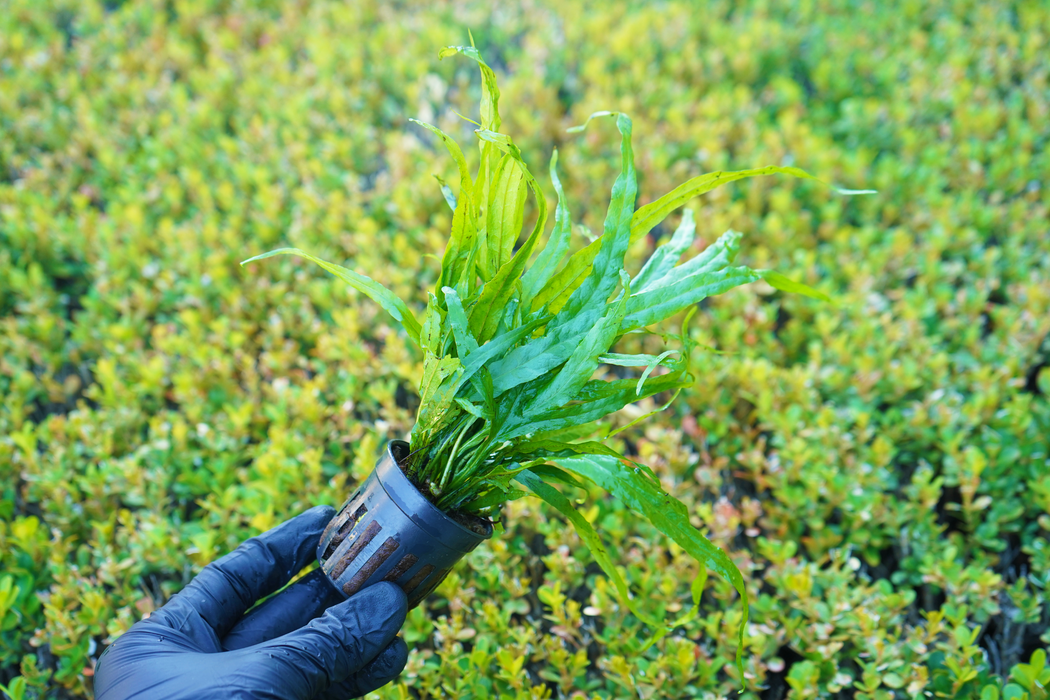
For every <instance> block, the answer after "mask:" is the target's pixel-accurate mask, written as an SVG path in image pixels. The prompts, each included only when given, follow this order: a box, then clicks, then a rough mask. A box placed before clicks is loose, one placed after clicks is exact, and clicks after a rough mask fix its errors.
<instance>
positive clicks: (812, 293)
mask: <svg viewBox="0 0 1050 700" xmlns="http://www.w3.org/2000/svg"><path fill="white" fill-rule="evenodd" d="M755 272H756V273H757V274H758V276H759V277H761V278H762V279H764V280H765V281H766V282H768V283H769V285H770V286H771V287H773V288H774V289H779V290H780V291H782V292H791V293H793V294H804V295H805V296H807V297H813V298H814V299H820V300H821V301H831V297H829V296H828V295H827V294H825V293H824V292H822V291H820V290H817V289H813V287H810V286H809V285H808V284H803V283H802V282H796V281H794V280H793V279H790V278H788V277H785V276H784V275H782V274H780V273H779V272H777V271H776V270H755Z"/></svg>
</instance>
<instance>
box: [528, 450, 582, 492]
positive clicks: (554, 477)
mask: <svg viewBox="0 0 1050 700" xmlns="http://www.w3.org/2000/svg"><path fill="white" fill-rule="evenodd" d="M575 454H580V453H575ZM529 471H530V472H532V473H533V474H535V475H536V476H538V477H540V478H541V479H543V480H544V481H546V482H547V483H548V484H563V485H565V486H572V487H573V488H577V489H582V490H584V491H586V490H587V485H586V484H584V483H583V482H582V481H580V480H579V479H577V478H576V477H575V476H573V475H572V474H570V473H569V472H567V471H565V470H564V469H561V468H559V467H555V466H554V465H553V464H537V465H534V466H531V467H529Z"/></svg>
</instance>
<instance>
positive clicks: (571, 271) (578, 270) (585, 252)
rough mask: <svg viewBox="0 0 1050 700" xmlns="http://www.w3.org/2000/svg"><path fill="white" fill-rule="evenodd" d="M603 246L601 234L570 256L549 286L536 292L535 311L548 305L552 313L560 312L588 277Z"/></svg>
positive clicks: (533, 302)
mask: <svg viewBox="0 0 1050 700" xmlns="http://www.w3.org/2000/svg"><path fill="white" fill-rule="evenodd" d="M601 247H602V239H601V237H600V236H599V237H598V238H596V239H595V240H593V241H591V242H590V243H588V244H587V245H586V246H585V247H583V248H580V249H579V250H577V251H576V252H575V253H573V254H572V255H571V256H569V261H568V262H567V263H565V267H563V268H562V269H561V270H559V271H558V274H556V275H554V277H552V278H551V281H550V282H549V283H548V284H547V286H546V287H544V288H543V289H541V290H540V291H539V292H538V293H537V294H536V298H535V299H533V301H532V309H533V311H535V310H538V309H542V308H543V307H544V306H546V307H547V309H548V310H549V311H550V312H551V313H552V314H554V313H558V312H559V311H560V310H561V308H562V307H563V306H565V302H566V301H568V300H569V297H570V296H572V293H573V292H574V291H576V289H577V288H578V287H579V286H580V285H581V284H583V281H584V280H585V279H587V275H589V274H590V272H591V266H592V265H593V264H594V258H595V256H597V255H598V251H599V249H601Z"/></svg>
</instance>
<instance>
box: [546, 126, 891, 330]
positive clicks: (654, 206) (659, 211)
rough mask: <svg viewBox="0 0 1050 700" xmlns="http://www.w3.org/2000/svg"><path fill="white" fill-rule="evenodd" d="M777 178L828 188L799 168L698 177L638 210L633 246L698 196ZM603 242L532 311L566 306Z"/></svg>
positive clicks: (579, 256)
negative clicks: (745, 182)
mask: <svg viewBox="0 0 1050 700" xmlns="http://www.w3.org/2000/svg"><path fill="white" fill-rule="evenodd" d="M597 114H603V113H597ZM588 121H589V120H588ZM574 128H575V129H577V130H578V129H579V128H578V127H574ZM572 130H573V129H570V131H572ZM775 174H780V175H791V176H794V177H798V178H803V179H807V180H815V181H816V182H820V183H822V184H825V185H827V183H826V182H824V181H823V180H821V179H819V178H816V177H813V176H812V175H810V174H809V173H807V172H806V171H805V170H802V169H800V168H791V167H780V166H775V165H768V166H766V167H764V168H751V169H749V170H737V171H722V170H720V171H717V172H713V173H706V174H704V175H698V176H697V177H694V178H693V179H691V180H688V181H686V182H684V183H683V184H681V185H679V186H678V187H676V188H674V189H673V190H671V191H670V192H668V193H667V194H665V195H664V196H662V197H660V198H659V199H657V200H655V201H653V202H650V203H649V204H646V205H645V206H643V207H639V208H638V210H637V211H635V212H634V215H633V216H632V218H631V238H630V242H631V243H634V242H635V241H637V240H639V239H640V238H642V237H643V236H644V235H645V234H647V233H649V232H650V231H652V230H653V229H654V228H655V227H656V226H657V224H659V223H660V222H661V221H663V220H664V219H666V218H667V216H668V215H669V214H670V213H671V212H673V211H674V210H675V209H677V208H678V207H680V206H682V205H683V204H685V203H686V202H688V201H689V200H690V199H692V198H694V197H698V196H699V195H702V194H704V193H706V192H710V191H711V190H714V189H716V188H718V187H721V186H722V185H724V184H726V183H729V182H734V181H736V180H742V179H745V178H749V177H757V176H761V175H775ZM828 186H829V187H831V188H832V189H833V190H834V191H835V192H836V193H838V194H841V195H848V196H851V195H861V194H874V193H875V190H846V189H841V188H838V187H834V186H832V185H828ZM600 241H601V237H599V238H598V240H597V241H594V242H593V243H592V244H591V245H589V246H587V247H586V248H583V249H581V250H579V251H577V252H576V254H574V255H573V256H572V258H570V260H569V265H571V269H570V268H569V266H567V267H566V269H564V270H562V272H561V273H559V274H558V275H557V276H555V278H554V279H553V280H551V282H552V285H554V286H555V287H556V288H555V289H550V290H547V291H545V292H544V293H541V294H539V295H537V297H536V299H535V301H534V302H533V305H532V308H534V309H538V308H541V307H542V306H544V305H545V304H546V305H547V306H548V309H549V310H550V311H551V312H552V313H555V312H557V311H558V310H559V309H560V308H561V304H563V303H564V298H567V296H568V294H569V293H571V292H572V291H573V290H575V289H576V285H578V284H579V283H580V281H581V280H582V279H584V276H585V275H587V274H588V273H589V272H590V270H591V265H592V263H593V261H594V259H595V257H596V256H597V254H598V248H599V242H600ZM639 291H641V289H639ZM559 301H560V303H559Z"/></svg>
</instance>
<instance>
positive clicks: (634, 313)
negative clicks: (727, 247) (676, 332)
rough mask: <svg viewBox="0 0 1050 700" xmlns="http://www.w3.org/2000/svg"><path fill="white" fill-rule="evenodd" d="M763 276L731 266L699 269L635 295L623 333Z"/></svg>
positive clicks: (625, 318) (657, 320)
mask: <svg viewBox="0 0 1050 700" xmlns="http://www.w3.org/2000/svg"><path fill="white" fill-rule="evenodd" d="M757 279H760V275H759V274H758V273H757V272H755V271H754V270H751V269H749V268H746V267H729V268H726V269H724V270H719V271H718V272H700V273H697V274H695V275H691V276H689V277H686V278H685V279H679V280H678V281H677V282H673V283H671V284H669V285H667V286H666V287H659V288H657V289H653V290H651V291H647V292H642V293H641V294H636V295H634V296H632V297H631V298H630V299H628V300H627V314H626V316H625V317H624V320H623V324H622V325H621V326H620V332H621V333H626V332H627V331H630V330H633V329H635V328H644V327H646V326H650V325H652V324H654V323H657V322H659V321H662V320H664V319H666V318H670V317H671V316H674V315H675V314H676V313H678V312H679V311H681V310H682V309H684V308H686V307H688V306H691V305H693V304H696V303H698V302H699V301H701V300H703V299H704V298H706V297H709V296H712V295H714V294H721V293H722V292H726V291H728V290H730V289H732V288H734V287H739V286H740V285H742V284H747V283H748V282H754V281H755V280H757Z"/></svg>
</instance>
